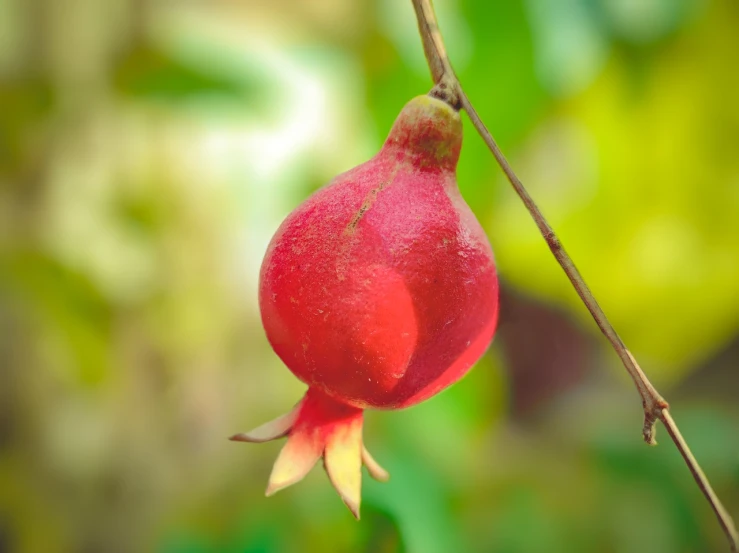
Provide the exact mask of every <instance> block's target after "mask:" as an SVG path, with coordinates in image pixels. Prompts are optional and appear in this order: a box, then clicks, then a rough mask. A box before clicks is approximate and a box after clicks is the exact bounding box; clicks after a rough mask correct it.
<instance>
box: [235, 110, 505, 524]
mask: <svg viewBox="0 0 739 553" xmlns="http://www.w3.org/2000/svg"><path fill="white" fill-rule="evenodd" d="M461 146H462V123H461V120H460V117H459V113H458V112H457V111H456V110H454V109H453V108H452V107H450V106H449V105H448V104H446V103H445V102H443V101H441V100H438V99H436V98H433V97H431V96H419V97H417V98H414V99H413V100H411V101H410V102H409V103H408V104H407V105H406V106H405V107H404V108H403V110H402V111H401V112H400V115H399V116H398V118H397V120H396V121H395V124H394V125H393V128H392V130H391V131H390V135H389V136H388V138H387V140H386V141H385V144H384V145H383V147H382V149H381V150H380V152H379V153H378V154H377V155H376V156H375V157H373V158H372V159H370V160H369V161H367V162H366V163H363V164H362V165H359V166H358V167H355V168H354V169H352V170H350V171H348V172H346V173H344V174H342V175H339V176H338V177H336V178H335V179H334V180H333V181H332V182H331V183H330V184H329V185H328V186H326V187H324V188H322V189H321V190H319V191H317V192H316V193H315V194H314V195H313V196H311V197H310V198H309V199H308V200H306V201H305V202H304V203H302V204H301V205H300V206H298V208H297V209H295V211H293V212H292V213H291V214H290V215H289V216H288V217H287V219H285V221H284V222H283V223H282V225H281V226H280V228H279V229H278V231H277V233H276V234H275V236H274V237H273V238H272V241H271V243H270V245H269V248H268V249H267V253H266V255H265V258H264V262H263V264H262V270H261V276H260V289H259V305H260V309H261V314H262V322H263V324H264V328H265V330H266V333H267V338H268V339H269V342H270V344H271V345H272V347H273V348H274V350H275V352H276V353H277V355H278V356H279V357H280V358H281V359H282V361H283V362H284V363H285V365H287V367H288V368H289V369H290V370H291V371H292V372H293V373H294V374H295V376H297V377H298V378H299V379H300V380H302V381H303V382H305V383H306V384H307V385H308V391H307V393H306V394H305V397H303V399H302V400H301V401H300V402H299V403H298V404H297V405H296V406H295V408H294V409H293V410H292V411H291V412H290V413H288V414H286V415H283V416H282V417H280V418H278V419H276V420H274V421H272V422H270V423H267V424H265V425H263V426H261V427H259V428H257V429H255V430H253V431H252V432H248V433H245V434H237V435H236V436H233V437H232V439H233V440H237V441H246V442H264V441H269V440H273V439H275V438H279V437H282V436H287V438H288V439H287V443H286V445H285V447H284V448H283V449H282V451H281V453H280V455H279V457H278V458H277V461H276V462H275V465H274V468H273V470H272V475H271V476H270V479H269V485H268V487H267V495H271V494H272V493H274V492H276V491H278V490H280V489H282V488H284V487H286V486H289V485H291V484H293V483H295V482H297V481H299V480H301V479H302V478H303V477H304V476H305V475H306V474H307V473H308V471H309V470H310V469H311V468H312V467H313V465H314V464H315V463H316V462H317V461H318V459H319V458H321V457H323V459H324V464H325V468H326V471H327V472H328V476H329V478H330V480H331V483H332V484H333V485H334V487H335V488H336V490H337V491H338V492H339V494H340V495H341V497H342V499H343V500H344V502H345V503H346V504H347V506H348V507H349V508H350V509H351V511H352V512H353V513H354V515H355V516H356V517H357V518H358V517H359V503H360V494H361V466H362V463H364V464H365V465H366V466H367V468H368V471H369V473H370V475H372V476H373V477H375V478H377V479H380V480H385V479H387V477H388V475H387V473H386V472H385V471H384V470H383V469H382V468H381V467H380V466H379V465H378V464H377V463H376V462H375V461H374V460H373V459H372V457H371V456H370V454H369V453H368V452H367V450H366V448H365V447H364V446H363V443H362V416H363V410H364V409H368V408H376V409H401V408H404V407H409V406H411V405H414V404H416V403H419V402H420V401H423V400H425V399H427V398H429V397H431V396H433V395H434V394H437V393H438V392H440V391H441V390H443V389H444V388H446V387H447V386H449V385H450V384H452V383H454V382H455V381H457V380H459V379H460V378H461V377H462V376H464V374H465V373H466V372H467V371H468V370H469V369H470V367H471V366H472V365H473V364H474V363H475V361H477V360H478V359H479V357H480V356H481V355H482V354H483V352H484V351H485V349H486V348H487V347H488V345H489V343H490V341H491V340H492V337H493V333H494V331H495V326H496V322H497V315H498V280H497V276H496V272H495V264H494V261H493V252H492V250H491V248H490V244H489V243H488V240H487V238H486V236H485V233H484V231H483V230H482V228H481V227H480V224H479V223H478V221H477V219H475V216H474V215H473V213H472V211H471V210H470V208H469V207H468V206H467V204H466V203H465V201H464V200H463V199H462V196H461V195H460V193H459V190H458V188H457V181H456V176H455V171H456V166H457V160H458V159H459V152H460V148H461Z"/></svg>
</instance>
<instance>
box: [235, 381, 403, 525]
mask: <svg viewBox="0 0 739 553" xmlns="http://www.w3.org/2000/svg"><path fill="white" fill-rule="evenodd" d="M363 415H364V411H363V410H362V409H359V408H357V407H352V406H350V405H347V404H345V403H340V402H338V401H336V400H335V399H332V398H331V397H329V396H327V395H326V394H324V393H322V392H320V391H318V390H316V389H314V388H309V389H308V391H307V392H306V394H305V396H304V397H303V399H302V400H301V401H300V402H299V403H298V404H297V405H296V406H295V407H294V408H293V409H292V410H291V411H290V412H289V413H286V414H285V415H282V416H280V417H277V418H276V419H274V420H272V421H270V422H268V423H266V424H263V425H262V426H259V427H258V428H255V429H254V430H252V431H250V432H244V433H242V434H236V435H234V436H231V438H230V439H231V440H233V441H237V442H252V443H262V442H269V441H271V440H275V439H277V438H282V437H285V436H287V443H286V444H285V446H284V447H283V448H282V451H280V454H279V456H278V457H277V460H276V461H275V464H274V466H273V468H272V474H271V475H270V477H269V483H268V484H267V491H266V495H267V496H268V497H269V496H270V495H273V494H275V493H277V492H278V491H280V490H282V489H284V488H286V487H288V486H291V485H292V484H295V483H297V482H299V481H300V480H302V479H303V478H304V477H305V476H306V475H307V474H308V472H310V470H311V469H312V468H313V466H314V465H315V464H316V462H317V461H318V460H319V459H320V458H323V464H324V468H325V469H326V472H327V473H328V477H329V480H330V481H331V484H332V485H333V487H334V488H335V489H336V491H337V492H338V493H339V495H340V496H341V499H342V500H343V501H344V503H345V504H346V506H347V507H349V510H350V511H351V512H352V514H353V515H354V516H355V517H356V518H357V519H359V505H360V502H361V493H362V464H364V465H365V466H366V467H367V471H368V472H369V474H370V476H372V477H373V478H374V479H375V480H379V481H380V482H385V481H387V480H388V479H389V478H390V475H389V474H388V473H387V471H386V470H385V469H383V468H382V467H381V466H380V465H379V464H378V463H377V461H375V460H374V458H373V457H372V456H371V455H370V453H369V452H368V451H367V448H365V447H364V444H363V442H362V423H363V418H364V417H363Z"/></svg>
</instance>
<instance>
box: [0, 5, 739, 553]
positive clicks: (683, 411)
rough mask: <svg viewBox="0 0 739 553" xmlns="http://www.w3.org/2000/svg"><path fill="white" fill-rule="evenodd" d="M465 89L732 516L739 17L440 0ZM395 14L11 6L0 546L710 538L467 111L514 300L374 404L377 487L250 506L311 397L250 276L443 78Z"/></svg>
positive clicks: (738, 349) (314, 477)
mask: <svg viewBox="0 0 739 553" xmlns="http://www.w3.org/2000/svg"><path fill="white" fill-rule="evenodd" d="M436 4H437V11H438V16H439V19H440V24H441V26H442V29H443V32H444V35H445V38H446V40H447V43H448V49H449V51H450V54H451V57H452V59H453V61H454V64H455V66H456V68H457V70H458V73H459V75H460V78H461V79H462V81H463V83H464V84H465V86H466V89H467V91H468V94H469V95H470V97H471V98H472V101H473V103H475V104H476V106H477V108H478V110H479V112H480V114H481V116H482V117H483V119H484V120H485V121H486V122H487V124H488V126H489V127H490V129H491V130H492V131H493V133H494V135H495V136H496V137H497V139H498V140H499V141H500V143H501V145H502V147H503V148H504V150H505V151H506V152H507V153H508V154H509V157H510V158H511V161H512V163H513V165H514V166H515V167H516V169H517V170H518V171H519V173H520V176H521V177H522V179H523V180H524V182H526V183H528V186H529V188H530V191H531V192H532V194H533V195H534V197H535V198H536V199H537V200H538V201H539V202H540V205H541V207H542V209H543V210H544V212H545V214H546V215H547V216H548V218H549V219H550V221H551V222H552V224H553V225H554V227H555V228H556V229H557V231H558V232H560V234H561V238H562V241H563V243H564V244H565V245H566V247H567V248H568V250H569V251H570V253H571V254H572V255H573V257H574V258H575V260H576V262H577V263H578V265H579V267H580V269H581V270H582V272H583V274H584V275H585V277H586V279H587V280H588V281H589V283H590V284H591V286H592V288H593V290H594V292H595V293H596V295H597V297H598V298H599V299H600V301H601V302H602V305H603V307H604V309H605V310H606V312H607V313H608V314H609V316H610V318H611V320H612V322H613V323H614V324H615V325H616V327H617V329H619V331H620V332H621V333H622V335H623V337H624V339H625V341H626V343H627V344H629V345H630V346H631V349H632V350H633V352H634V354H635V355H636V357H637V358H638V359H639V360H640V361H641V363H642V365H643V366H644V368H645V370H646V371H647V372H648V374H649V375H650V376H651V377H652V378H653V380H654V381H655V383H656V384H657V385H658V387H659V388H660V390H661V391H662V392H663V393H664V394H665V395H666V396H667V397H668V399H669V400H671V403H672V407H673V413H674V416H675V418H676V419H677V421H678V423H679V424H680V425H681V427H682V428H683V431H684V433H685V435H686V438H687V439H688V441H689V442H690V443H691V444H692V446H693V448H694V450H695V453H696V455H697V456H698V458H699V460H700V461H701V462H702V464H703V467H704V469H705V470H706V472H707V473H708V475H709V477H710V478H711V479H712V481H713V483H714V485H715V487H716V489H717V491H718V493H719V495H720V496H721V497H722V498H723V499H724V500H725V502H726V504H727V507H728V508H729V511H731V512H732V513H733V514H734V515H739V368H737V367H739V284H738V283H739V70H737V61H736V60H737V56H739V32H737V29H739V4H737V3H736V2H735V1H733V0H556V1H555V0H500V1H493V0H457V1H455V0H443V1H442V0H437V2H436ZM430 85H431V83H430V78H429V75H428V70H427V68H426V66H425V62H424V59H423V56H422V49H421V43H420V39H419V38H418V35H417V32H416V27H415V20H414V16H413V10H412V8H411V5H410V0H376V1H371V0H361V1H358V0H323V1H318V0H246V1H244V0H218V1H216V0H213V1H208V2H206V1H194V0H193V1H188V2H185V1H171V0H170V1H166V0H161V1H158V0H0V551H2V552H6V551H8V552H16V551H17V552H41V553H45V552H49V553H53V552H57V551H59V552H67V551H69V552H84V553H95V552H112V553H116V552H139V551H141V552H144V551H153V552H161V553H180V552H181V553H206V552H219V551H226V552H244V553H246V552H249V553H257V552H265V553H266V552H286V553H291V552H306V551H308V552H312V551H339V552H350V551H360V552H363V551H366V552H395V551H407V552H411V553H437V552H439V553H441V552H457V551H470V552H492V553H524V552H542V551H547V552H548V553H558V552H562V553H565V552H566V553H570V552H572V553H576V552H599V553H601V552H603V553H610V552H613V553H631V552H642V551H649V552H650V553H675V552H678V553H680V552H685V553H687V552H700V553H704V552H714V551H716V552H718V551H726V550H727V547H726V544H725V541H724V538H723V536H722V534H721V532H720V530H719V528H718V525H717V523H716V522H715V520H714V518H713V515H712V513H711V512H710V510H709V508H708V506H707V505H706V504H705V502H704V500H703V498H702V497H701V495H700V493H699V492H698V490H697V488H696V487H695V485H694V483H693V481H692V479H691V477H690V475H689V473H688V471H687V469H686V468H685V466H684V465H683V464H682V461H681V459H680V458H679V456H678V454H677V452H676V450H675V449H674V447H673V446H672V444H671V443H670V442H669V440H668V439H667V436H666V434H665V433H664V431H662V432H661V433H660V434H659V435H658V438H661V440H660V443H661V445H660V446H659V447H657V448H648V447H646V446H645V445H644V444H643V443H642V442H641V438H640V429H641V410H640V403H639V399H638V396H637V394H636V392H635V391H634V389H633V385H632V384H631V382H630V381H629V380H628V378H627V377H626V376H625V373H624V371H623V369H622V368H621V367H620V366H619V364H618V361H617V358H616V356H615V355H614V354H613V353H612V352H611V351H610V350H609V349H608V347H607V345H606V344H605V342H604V340H603V339H602V338H601V337H600V335H599V334H598V330H597V328H596V327H595V325H594V324H593V323H592V321H590V320H589V317H588V314H587V313H586V311H585V310H584V308H583V307H582V306H581V305H580V304H579V302H578V300H577V298H576V296H575V294H574V292H573V291H572V289H571V287H570V285H569V283H568V282H567V280H566V278H565V277H564V276H563V274H562V273H561V270H560V269H559V267H558V266H557V265H556V263H555V262H554V260H553V259H552V257H551V255H550V254H549V252H548V250H547V248H546V246H545V244H544V242H543V240H542V239H541V238H540V237H539V235H538V234H537V231H536V229H535V227H534V225H533V223H532V222H531V221H530V219H529V217H528V215H527V213H526V212H525V210H524V209H523V207H522V206H521V204H520V202H519V201H518V199H517V198H516V197H515V196H514V194H513V192H512V190H511V189H510V187H509V186H508V185H507V184H506V183H505V182H504V181H503V179H502V178H501V175H500V171H499V170H498V169H497V167H496V165H495V163H494V161H493V160H492V157H491V156H490V155H489V154H488V153H487V151H486V150H485V147H484V146H483V144H482V142H481V140H480V139H479V138H478V137H477V136H476V135H475V134H474V132H473V130H472V129H471V127H470V126H469V125H467V121H465V125H466V142H465V148H464V150H463V153H462V158H461V161H460V166H459V180H460V187H461V189H462V192H463V194H464V195H465V197H466V198H467V200H468V202H469V203H470V205H471V206H472V208H473V209H474V210H475V212H476V213H477V215H478V217H479V219H480V220H481V221H482V223H483V225H484V226H485V228H486V229H487V231H488V234H489V236H490V240H491V242H492V244H493V247H494V249H495V251H496V256H497V261H498V264H499V270H500V275H501V278H502V280H503V282H504V285H505V288H504V291H503V297H502V315H501V324H500V330H499V332H498V334H497V337H496V340H495V342H494V345H493V346H492V348H491V349H490V351H489V353H488V354H487V355H486V356H485V357H484V358H483V359H482V360H481V361H480V363H479V364H478V366H477V368H476V369H475V370H474V371H472V372H471V373H470V375H469V376H468V377H467V378H465V379H464V380H463V381H462V382H461V383H459V384H457V385H456V386H454V387H452V388H451V389H450V390H448V391H446V392H444V393H443V394H441V395H439V396H437V397H435V398H433V399H432V400H430V401H428V402H426V403H424V404H422V405H420V406H418V407H414V408H412V409H409V410H407V411H399V412H370V413H369V414H368V415H367V417H366V424H365V438H366V442H367V444H368V446H369V447H370V449H371V450H372V451H373V453H374V454H375V456H376V457H377V459H378V460H379V461H380V462H381V463H382V464H383V465H385V466H386V468H388V469H389V470H390V472H391V474H392V475H393V477H392V479H391V481H390V482H389V483H387V484H379V483H376V482H374V481H371V480H370V479H368V478H366V477H365V483H364V502H363V508H362V521H361V522H359V523H357V522H355V521H354V520H353V519H352V518H351V516H350V514H349V512H348V511H347V510H346V508H345V507H344V506H343V505H342V504H341V501H340V500H339V499H338V497H337V496H336V494H335V493H334V491H333V489H332V488H331V486H330V485H329V483H328V481H327V479H326V477H325V475H324V474H323V473H322V471H321V470H320V469H316V470H314V471H313V472H312V473H311V474H310V475H309V477H308V478H307V479H306V480H305V481H304V482H302V483H300V484H299V485H297V486H295V487H293V488H290V489H288V490H286V491H283V492H281V493H279V494H278V495H277V496H275V497H273V498H270V499H265V498H264V496H263V491H264V487H265V485H266V481H267V477H268V474H269V471H270V466H271V464H272V462H273V460H274V458H275V456H276V454H277V452H278V450H279V447H280V444H277V443H272V444H266V445H261V446H256V445H244V444H235V443H231V442H228V441H227V440H226V437H227V436H229V435H231V434H233V433H235V432H238V431H243V430H247V429H249V428H251V427H254V426H256V425H258V424H260V423H262V422H264V421H266V420H268V419H270V418H272V417H274V416H276V415H278V414H280V413H283V412H285V411H286V410H287V409H288V408H290V407H291V406H292V405H293V404H294V403H295V402H296V401H297V399H298V398H299V397H300V396H301V394H302V392H303V388H304V387H303V386H302V385H301V384H300V383H299V382H298V381H297V380H296V379H295V378H294V377H293V376H292V375H291V374H290V372H289V371H288V370H287V369H286V368H285V367H283V366H282V365H281V363H280V362H279V360H278V359H277V358H276V356H275V355H274V354H273V353H272V352H271V350H270V348H269V346H268V344H267V341H266V339H265V337H264V334H263V331H262V329H261V325H260V321H259V313H258V307H257V302H256V298H257V276H258V271H259V264H260V261H261V256H262V255H263V252H264V250H265V248H266V245H267V242H268V240H269V238H270V237H271V235H272V233H273V232H274V230H275V229H276V227H277V225H278V224H279V223H280V221H281V220H282V218H283V217H284V216H285V215H286V214H287V213H288V212H289V211H290V210H291V209H292V208H294V207H295V206H296V205H297V204H298V203H299V202H300V201H301V200H302V199H304V198H305V197H306V196H307V195H308V194H309V193H311V192H312V191H313V190H315V189H316V188H318V187H319V186H321V185H322V184H324V183H326V182H327V181H328V180H330V179H331V177H332V176H334V175H336V174H337V173H340V172H342V171H344V170H346V169H348V168H350V167H352V166H354V165H356V164H358V163H360V162H362V161H364V160H366V159H367V158H369V157H370V156H371V155H372V154H373V153H374V152H375V151H376V150H377V149H378V148H379V146H380V144H381V143H382V140H383V138H384V136H385V134H386V132H387V131H388V129H389V127H390V125H391V124H392V121H393V120H394V118H395V116H396V115H397V113H398V111H399V110H400V108H401V107H402V106H403V104H404V103H405V102H406V101H407V100H408V99H410V98H411V97H412V96H414V95H417V94H422V93H424V92H426V91H428V89H429V88H430Z"/></svg>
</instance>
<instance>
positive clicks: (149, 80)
mask: <svg viewBox="0 0 739 553" xmlns="http://www.w3.org/2000/svg"><path fill="white" fill-rule="evenodd" d="M245 77H247V78H245ZM245 77H243V76H242V77H240V78H238V79H237V78H229V76H227V75H223V74H221V73H220V72H217V71H214V70H213V69H212V68H211V69H210V70H209V68H208V67H205V66H203V65H202V64H197V63H194V62H193V61H192V60H188V61H185V60H183V59H178V58H176V57H174V56H173V55H172V54H170V53H168V52H165V51H163V50H160V49H157V48H155V47H152V46H142V47H138V48H136V49H134V50H132V51H131V52H129V54H128V55H127V56H126V57H125V58H124V59H123V60H122V61H121V63H120V64H119V65H118V67H117V69H116V74H115V85H116V88H117V89H118V91H119V92H120V93H122V94H124V95H126V96H132V97H136V98H142V99H147V100H151V101H155V102H161V103H163V104H171V103H173V102H181V101H187V100H191V99H194V98H198V97H203V96H216V97H219V98H221V99H223V100H228V101H231V102H239V103H249V102H254V101H255V100H256V99H257V98H258V97H259V95H260V94H261V93H262V92H263V86H262V85H261V83H260V81H259V80H258V78H257V76H255V75H249V74H247V75H246V76H245ZM248 77H251V78H248Z"/></svg>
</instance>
